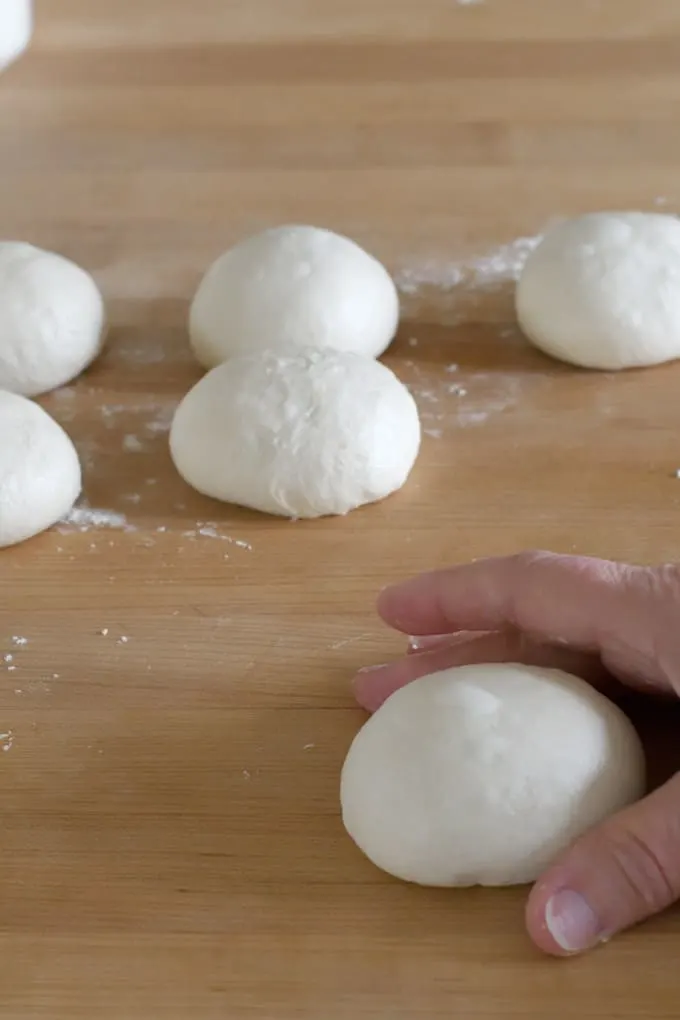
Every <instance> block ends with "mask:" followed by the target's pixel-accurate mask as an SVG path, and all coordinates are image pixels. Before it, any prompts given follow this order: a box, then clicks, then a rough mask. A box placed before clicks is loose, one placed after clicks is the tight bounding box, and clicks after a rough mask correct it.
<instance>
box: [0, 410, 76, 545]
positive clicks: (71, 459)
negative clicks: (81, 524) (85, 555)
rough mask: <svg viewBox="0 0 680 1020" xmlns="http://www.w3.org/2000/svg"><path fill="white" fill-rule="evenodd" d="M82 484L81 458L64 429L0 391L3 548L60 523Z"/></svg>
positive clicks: (0, 525) (0, 528)
mask: <svg viewBox="0 0 680 1020" xmlns="http://www.w3.org/2000/svg"><path fill="white" fill-rule="evenodd" d="M80 484H81V475H80V462H79V460H78V454H77V453H76V449H75V447H74V445H73V443H72V442H71V440H70V439H69V437H68V436H67V435H66V433H65V432H64V430H63V429H62V427H61V425H58V424H57V422H56V421H54V419H53V418H50V416H49V414H47V412H46V411H43V409H42V407H39V406H38V404H34V403H33V402H32V401H31V400H27V399H26V397H20V396H18V395H17V394H16V393H7V392H6V391H4V390H0V546H7V545H15V544H16V543H17V542H23V541H24V539H27V538H32V537H33V535H37V534H39V533H40V532H41V531H45V530H46V529H47V528H50V527H51V526H52V525H53V524H56V522H57V521H58V520H60V519H61V518H62V517H63V516H64V514H66V513H68V511H69V510H70V509H71V507H72V506H73V504H74V503H75V501H76V499H77V498H78V495H79V494H80Z"/></svg>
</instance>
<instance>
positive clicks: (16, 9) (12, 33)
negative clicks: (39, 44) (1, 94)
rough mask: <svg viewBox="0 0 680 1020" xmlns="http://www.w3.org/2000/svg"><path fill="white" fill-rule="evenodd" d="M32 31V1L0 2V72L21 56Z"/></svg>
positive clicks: (10, 0)
mask: <svg viewBox="0 0 680 1020" xmlns="http://www.w3.org/2000/svg"><path fill="white" fill-rule="evenodd" d="M32 30H33V0H0V71H2V70H3V68H5V67H7V66H8V65H9V64H12V63H13V62H14V61H15V60H16V59H17V57H20V56H21V54H22V53H23V52H24V50H25V49H26V47H27V46H28V44H29V42H30V41H31V32H32Z"/></svg>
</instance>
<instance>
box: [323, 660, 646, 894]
mask: <svg viewBox="0 0 680 1020" xmlns="http://www.w3.org/2000/svg"><path fill="white" fill-rule="evenodd" d="M644 789H645V766H644V757H643V752H642V747H641V744H640V741H639V739H638V736H637V734H636V732H635V730H634V729H633V726H632V725H631V723H630V722H629V721H628V719H627V718H626V716H625V715H624V714H623V713H622V712H621V711H620V710H619V709H618V708H617V707H616V706H615V705H614V704H613V703H612V702H611V701H608V700H607V699H606V698H604V697H603V696H602V695H601V694H599V693H598V692H597V691H595V690H593V688H592V687H590V686H589V685H588V684H586V683H585V682H584V681H583V680H578V679H577V678H576V677H573V676H570V675H568V674H567V673H562V672H561V671H558V670H550V669H536V668H531V667H528V666H518V665H488V666H487V665H481V666H479V665H478V666H462V667H459V668H457V669H447V670H443V671H442V672H440V673H433V674H431V675H430V676H426V677H423V678H422V679H420V680H416V681H415V682H414V683H411V684H408V685H407V686H406V687H402V688H401V689H400V690H398V691H397V692H396V693H395V694H393V695H392V696H391V697H390V698H388V700H387V701H386V702H385V703H384V705H383V706H382V707H381V708H380V709H379V710H378V712H376V714H375V715H374V716H372V717H371V719H369V721H368V722H367V723H366V725H365V726H364V727H363V729H362V730H360V731H359V733H358V734H357V736H356V737H355V739H354V743H353V744H352V746H351V748H350V750H349V753H348V755H347V758H346V760H345V764H344V767H343V771H342V782H341V801H342V814H343V821H344V823H345V827H346V829H347V831H348V833H349V834H350V836H351V837H352V839H353V840H354V841H355V843H357V845H358V846H359V847H360V848H361V850H363V852H364V853H365V854H366V856H367V857H369V858H370V859H371V861H373V863H374V864H376V865H377V866H378V867H379V868H382V869H383V870H384V871H387V872H389V873H390V874H392V875H396V876H397V877H398V878H401V879H404V880H405V881H407V882H417V883H419V884H421V885H432V886H471V885H516V884H523V883H525V882H532V881H534V880H535V879H536V877H537V876H538V875H539V874H540V873H541V872H542V871H543V869H544V868H545V867H547V866H548V865H549V864H550V863H551V861H552V860H553V859H554V858H555V856H556V855H557V854H558V853H559V852H560V850H562V849H563V848H564V847H565V846H567V844H569V843H570V842H571V841H572V840H573V839H574V838H575V837H576V836H578V835H580V834H581V833H582V832H583V831H584V830H586V829H588V828H589V827H590V826H592V825H594V824H595V823H596V822H599V821H600V820H602V819H603V818H605V817H606V816H607V815H610V814H612V813H613V812H614V811H616V810H618V809H619V808H622V807H624V806H625V805H627V804H630V803H631V802H633V801H635V800H637V799H638V798H639V797H641V796H642V794H643V793H644Z"/></svg>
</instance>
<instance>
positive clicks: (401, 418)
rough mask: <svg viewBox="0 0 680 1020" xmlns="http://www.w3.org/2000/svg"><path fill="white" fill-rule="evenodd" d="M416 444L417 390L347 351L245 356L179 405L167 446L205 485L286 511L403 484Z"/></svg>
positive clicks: (318, 508) (304, 511) (314, 512)
mask: <svg viewBox="0 0 680 1020" xmlns="http://www.w3.org/2000/svg"><path fill="white" fill-rule="evenodd" d="M419 445H420V421H419V418H418V411H417V408H416V405H415V401H414V400H413V397H412V396H411V394H410V393H409V392H408V390H407V389H406V387H405V386H404V385H403V384H402V383H401V382H400V381H399V380H398V379H397V377H396V376H395V375H394V373H393V372H391V371H390V370H389V369H388V368H386V367H385V365H382V364H381V363H380V362H379V361H375V360H374V359H373V358H367V357H364V356H362V355H361V354H353V353H351V352H349V351H333V350H317V349H315V348H308V349H307V350H301V349H300V350H298V349H295V350H292V351H288V352H284V351H259V352H256V353H253V354H241V355H239V356H237V357H235V358H231V359H230V360H229V361H226V362H224V363H223V364H222V365H218V366H217V368H214V369H213V370H212V371H211V372H209V373H208V374H207V375H206V376H204V377H203V378H202V379H201V380H200V381H199V382H198V383H197V384H196V385H195V386H194V388H193V389H192V390H191V391H190V392H189V393H188V394H187V396H186V397H185V398H184V400H183V401H182V403H181V404H180V405H179V407H178V408H177V412H176V414H175V418H174V421H173V423H172V429H171V431H170V451H171V454H172V458H173V460H174V462H175V466H176V467H177V470H178V471H179V473H180V474H181V475H182V477H183V478H184V479H185V480H186V481H187V482H188V483H189V485H192V486H193V487H194V488H195V489H197V490H198V491H199V492H202V493H203V494H204V495H207V496H214V497H215V498H216V499H221V500H224V501H225V502H228V503H238V504H240V505H241V506H246V507H250V508H252V509H254V510H261V511H263V512H264V513H270V514H278V515H281V516H284V517H293V518H295V517H320V516H322V515H325V514H344V513H347V512H348V511H349V510H353V509H354V508H355V507H358V506H361V505H362V504H364V503H373V502H375V501H376V500H380V499H383V498H384V497H385V496H388V495H389V494H390V493H392V492H394V491H395V490H396V489H399V488H401V486H402V485H403V484H404V482H405V481H406V479H407V477H408V475H409V473H410V471H411V468H412V467H413V464H414V461H415V459H416V456H417V454H418V448H419Z"/></svg>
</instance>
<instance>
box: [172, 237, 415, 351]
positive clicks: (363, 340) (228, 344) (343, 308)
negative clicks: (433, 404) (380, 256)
mask: <svg viewBox="0 0 680 1020" xmlns="http://www.w3.org/2000/svg"><path fill="white" fill-rule="evenodd" d="M398 323H399V296H398V294H397V289H396V287H395V285H394V282H393V280H392V278H391V277H390V275H389V273H388V272H387V270H386V269H385V267H384V266H383V265H382V264H381V263H380V262H378V261H377V259H375V258H373V256H372V255H369V254H368V253H367V252H365V251H364V250H363V248H360V247H359V245H358V244H355V243H354V241H350V240H349V238H347V237H342V236H340V235H339V234H334V233H332V232H331V231H330V230H322V229H320V228H319V227H305V226H284V227H274V228H273V229H271V230H265V231H264V232H263V233H261V234H256V235H255V236H253V237H249V238H247V239H246V240H245V241H241V242H240V243H239V244H237V245H236V246H235V247H234V248H231V249H230V250H229V251H227V252H225V254H224V255H222V256H221V257H220V258H219V259H218V260H217V261H216V262H215V263H213V265H212V266H211V268H210V269H209V270H208V272H207V273H206V275H205V277H204V278H203V280H202V282H201V284H200V286H199V288H198V291H197V292H196V296H195V298H194V301H193V304H192V306H191V311H190V314H189V335H190V338H191V346H192V348H193V350H194V354H195V355H196V358H197V359H198V361H199V362H200V364H201V365H203V366H204V367H205V368H213V367H214V366H215V365H219V364H220V363H221V362H223V361H226V360H227V358H230V357H231V356H232V355H234V354H241V353H250V352H251V351H257V350H262V349H263V348H268V347H273V348H277V349H278V348H284V347H290V346H291V345H294V346H297V347H307V346H309V347H333V348H336V349H337V350H345V351H356V352H357V353H359V354H366V355H368V356H369V357H373V358H377V357H378V356H379V355H380V354H382V353H383V351H384V350H385V349H386V348H387V346H388V345H389V343H390V341H391V340H392V339H393V337H394V335H395V333H396V331H397V326H398Z"/></svg>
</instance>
